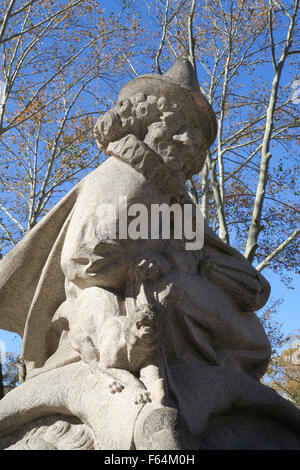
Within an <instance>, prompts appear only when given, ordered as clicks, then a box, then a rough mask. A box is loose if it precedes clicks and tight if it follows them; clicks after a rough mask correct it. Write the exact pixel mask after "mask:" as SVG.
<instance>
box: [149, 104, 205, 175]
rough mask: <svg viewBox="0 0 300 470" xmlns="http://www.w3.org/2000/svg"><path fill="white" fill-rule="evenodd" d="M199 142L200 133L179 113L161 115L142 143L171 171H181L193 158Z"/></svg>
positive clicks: (151, 126) (150, 127)
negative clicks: (158, 156)
mask: <svg viewBox="0 0 300 470" xmlns="http://www.w3.org/2000/svg"><path fill="white" fill-rule="evenodd" d="M200 141H201V131H200V130H196V129H194V128H193V126H192V123H190V125H189V123H188V121H185V120H184V117H183V116H182V114H179V113H173V112H171V113H163V116H162V118H161V120H160V121H159V122H154V123H152V124H151V125H150V126H149V127H148V133H147V134H146V136H145V139H144V142H145V143H146V144H147V145H148V146H149V147H150V148H151V149H152V150H154V151H155V152H156V153H157V154H158V155H160V157H161V158H162V159H163V160H164V162H165V163H166V165H167V166H168V167H169V168H172V169H173V170H182V169H183V167H184V164H185V162H186V161H187V160H188V159H189V158H193V157H194V155H195V152H197V147H198V146H199V143H200Z"/></svg>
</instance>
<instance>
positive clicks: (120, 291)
mask: <svg viewBox="0 0 300 470" xmlns="http://www.w3.org/2000/svg"><path fill="white" fill-rule="evenodd" d="M95 134H96V138H97V142H98V145H99V147H100V148H101V149H102V150H103V151H104V152H106V153H107V154H108V155H110V158H109V159H108V160H107V161H106V162H105V163H104V164H102V165H101V166H100V167H99V168H98V169H96V170H95V171H93V172H92V173H91V174H89V175H88V176H87V177H86V178H84V179H83V180H82V181H81V182H80V183H79V184H78V185H77V186H76V187H75V188H74V189H73V190H72V191H71V192H70V193H69V194H68V195H67V196H65V198H64V199H63V200H62V201H61V202H60V203H59V204H57V205H56V206H55V207H54V208H53V209H52V210H51V212H50V213H49V214H48V215H47V216H46V217H45V218H44V219H43V220H42V221H41V222H40V223H39V224H38V225H37V226H36V227H35V228H33V229H32V231H31V232H29V233H28V234H27V235H26V237H25V238H24V239H23V240H22V241H21V242H20V243H19V244H18V245H17V246H16V247H15V248H14V249H13V250H12V251H11V252H10V253H9V254H8V255H7V256H6V257H5V258H4V259H3V260H2V261H1V263H0V300H1V314H0V327H1V328H4V329H8V330H11V331H16V332H18V333H19V334H21V335H22V336H23V338H24V341H23V357H24V361H25V363H26V367H27V378H26V381H25V382H24V383H23V384H22V385H20V386H19V387H17V388H16V389H14V390H13V391H11V392H10V393H9V394H8V395H7V396H5V397H4V399H3V400H1V403H0V436H1V439H0V447H1V448H8V449H19V448H22V449H52V450H57V449H65V448H78V449H124V450H126V449H140V450H141V449H153V450H155V449H156V450H158V449H173V450H174V449H175V450H176V449H177V450H178V449H198V448H200V449H206V448H208V449H223V448H232V449H247V448H258V449H260V448H275V449H279V448H280V449H281V448H282V449H289V448H293V449H294V448H297V447H300V435H299V429H300V413H299V411H297V410H296V409H295V408H294V407H293V406H292V405H291V404H290V403H289V402H287V401H286V400H284V399H283V398H281V397H280V396H279V395H278V394H276V393H275V392H274V391H273V390H271V389H270V388H268V387H266V386H264V385H262V384H261V383H260V382H259V379H260V377H261V376H262V375H263V374H264V372H265V370H266V367H267V364H268V360H269V356H270V345H269V342H268V340H267V337H266V334H265V332H264V330H263V328H262V326H261V324H260V322H259V320H258V318H257V317H256V315H255V313H254V312H255V310H258V309H259V308H261V307H262V306H263V305H264V304H265V303H266V301H267V299H268V296H269V292H270V288H269V284H268V282H267V281H266V280H265V278H264V277H263V276H262V275H261V274H260V273H258V272H257V271H256V270H255V269H254V268H253V267H252V266H251V265H250V263H248V262H247V260H246V259H245V258H244V257H243V256H242V255H241V254H240V253H238V252H237V251H236V250H234V249H233V248H231V247H230V246H227V245H226V244H224V243H223V242H222V241H221V240H220V239H219V238H218V237H217V235H216V234H215V233H214V232H213V231H212V230H211V229H209V227H208V226H207V225H206V224H204V246H203V248H202V249H199V250H193V251H188V250H186V249H185V240H184V239H182V240H180V239H175V237H173V238H171V239H170V240H167V239H162V238H158V239H151V238H148V239H130V238H125V237H123V238H122V237H121V236H119V237H116V238H115V239H114V240H111V239H107V237H105V236H104V235H103V230H102V228H103V227H102V222H103V213H101V211H100V207H102V206H103V205H104V204H106V207H110V208H113V213H114V214H115V216H114V218H113V219H110V220H108V221H107V224H106V228H110V230H111V231H112V232H113V230H114V227H115V225H116V226H117V227H119V226H120V225H122V220H123V219H122V217H123V216H124V214H123V212H122V210H123V209H122V207H120V198H122V197H125V196H126V198H127V205H128V206H131V205H132V204H135V203H138V204H140V205H141V204H142V205H143V207H145V208H147V209H150V208H151V205H152V204H163V203H166V204H168V205H172V204H174V203H178V205H179V206H180V207H183V206H184V204H186V203H188V204H191V200H190V198H189V195H188V193H187V190H186V186H185V181H186V178H187V177H189V176H191V175H192V174H195V173H197V172H198V171H199V170H200V169H201V167H202V165H203V162H204V158H205V154H206V151H207V148H208V147H209V146H210V145H211V144H212V142H213V140H214V138H215V135H216V119H215V116H214V113H213V110H212V109H211V107H210V105H209V104H208V103H207V101H206V100H205V98H204V97H203V96H202V95H201V94H200V92H199V89H198V85H197V81H196V78H195V76H194V75H193V72H192V69H191V66H190V64H189V63H188V62H187V61H183V62H179V63H176V64H175V66H174V67H173V68H172V69H171V70H170V71H169V72H168V73H167V74H165V75H163V76H156V75H146V76H144V77H139V78H137V79H135V80H133V81H131V82H130V83H129V84H128V85H126V86H125V87H124V88H123V89H122V90H121V92H120V99H119V102H118V104H117V105H116V106H115V107H114V108H112V110H110V111H109V112H108V113H106V114H105V115H104V116H102V117H100V118H99V120H98V122H97V124H96V128H95ZM131 215H133V214H131Z"/></svg>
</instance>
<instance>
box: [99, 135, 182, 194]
mask: <svg viewBox="0 0 300 470" xmlns="http://www.w3.org/2000/svg"><path fill="white" fill-rule="evenodd" d="M106 153H107V154H108V155H111V156H114V157H116V158H119V159H120V160H122V161H123V162H125V163H128V164H129V165H130V166H131V167H132V168H133V169H135V170H136V171H138V172H139V173H141V174H142V175H144V177H145V178H146V179H147V180H148V181H149V182H151V183H153V184H154V185H155V186H156V187H157V189H158V190H159V191H160V192H161V193H162V194H178V192H180V191H181V190H182V183H181V182H180V180H179V178H178V176H176V175H175V173H174V172H172V170H170V169H169V168H168V167H167V165H166V164H165V163H164V162H163V161H162V160H161V158H160V157H159V155H158V154H157V153H156V152H154V151H153V150H152V149H151V148H150V147H148V145H146V144H145V143H144V142H142V141H141V140H138V139H137V138H136V136H135V135H133V134H128V135H127V136H126V137H123V138H122V139H120V140H118V141H116V142H111V143H110V144H109V145H108V147H107V152H106Z"/></svg>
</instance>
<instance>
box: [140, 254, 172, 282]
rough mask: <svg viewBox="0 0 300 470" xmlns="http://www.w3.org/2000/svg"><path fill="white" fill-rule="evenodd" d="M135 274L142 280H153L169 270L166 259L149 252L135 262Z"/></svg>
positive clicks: (169, 266)
mask: <svg viewBox="0 0 300 470" xmlns="http://www.w3.org/2000/svg"><path fill="white" fill-rule="evenodd" d="M135 262H136V266H137V274H138V276H139V278H142V279H144V280H152V281H153V280H155V279H157V278H158V277H159V276H160V275H162V274H164V273H166V272H168V271H169V270H170V269H171V265H170V263H169V262H168V261H167V259H166V258H165V257H164V256H162V255H161V254H159V253H157V252H152V251H149V252H147V253H145V254H144V255H141V256H139V257H137V258H136V260H135Z"/></svg>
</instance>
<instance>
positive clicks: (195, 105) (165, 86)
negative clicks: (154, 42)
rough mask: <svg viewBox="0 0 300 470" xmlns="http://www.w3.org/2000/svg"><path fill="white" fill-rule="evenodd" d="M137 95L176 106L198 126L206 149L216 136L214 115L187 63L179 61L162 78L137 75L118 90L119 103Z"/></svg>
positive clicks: (156, 75)
mask: <svg viewBox="0 0 300 470" xmlns="http://www.w3.org/2000/svg"><path fill="white" fill-rule="evenodd" d="M137 93H144V94H145V95H155V96H164V97H165V98H166V99H167V100H170V101H171V102H176V103H178V104H179V107H180V109H182V111H183V112H187V113H188V114H190V115H191V117H192V118H193V120H196V121H197V122H198V124H199V126H200V127H201V130H202V132H203V134H204V136H205V137H206V139H207V144H208V145H207V147H210V146H211V145H212V143H213V142H214V140H215V138H216V135H217V120H216V115H215V113H214V111H213V109H212V107H211V105H210V104H209V102H208V101H207V99H206V98H205V97H204V96H203V94H202V93H201V92H200V88H199V84H198V80H197V76H196V74H195V71H194V68H193V66H192V64H191V62H190V61H189V60H187V59H180V60H177V61H176V62H175V64H174V65H173V66H172V68H171V69H170V70H168V72H166V73H165V74H163V75H158V74H146V75H141V76H140V77H137V78H135V79H133V80H131V81H130V82H129V83H127V84H126V85H125V86H124V87H123V88H122V89H121V91H120V94H119V100H120V101H122V100H124V99H126V98H129V97H130V96H133V95H135V94H137Z"/></svg>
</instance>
